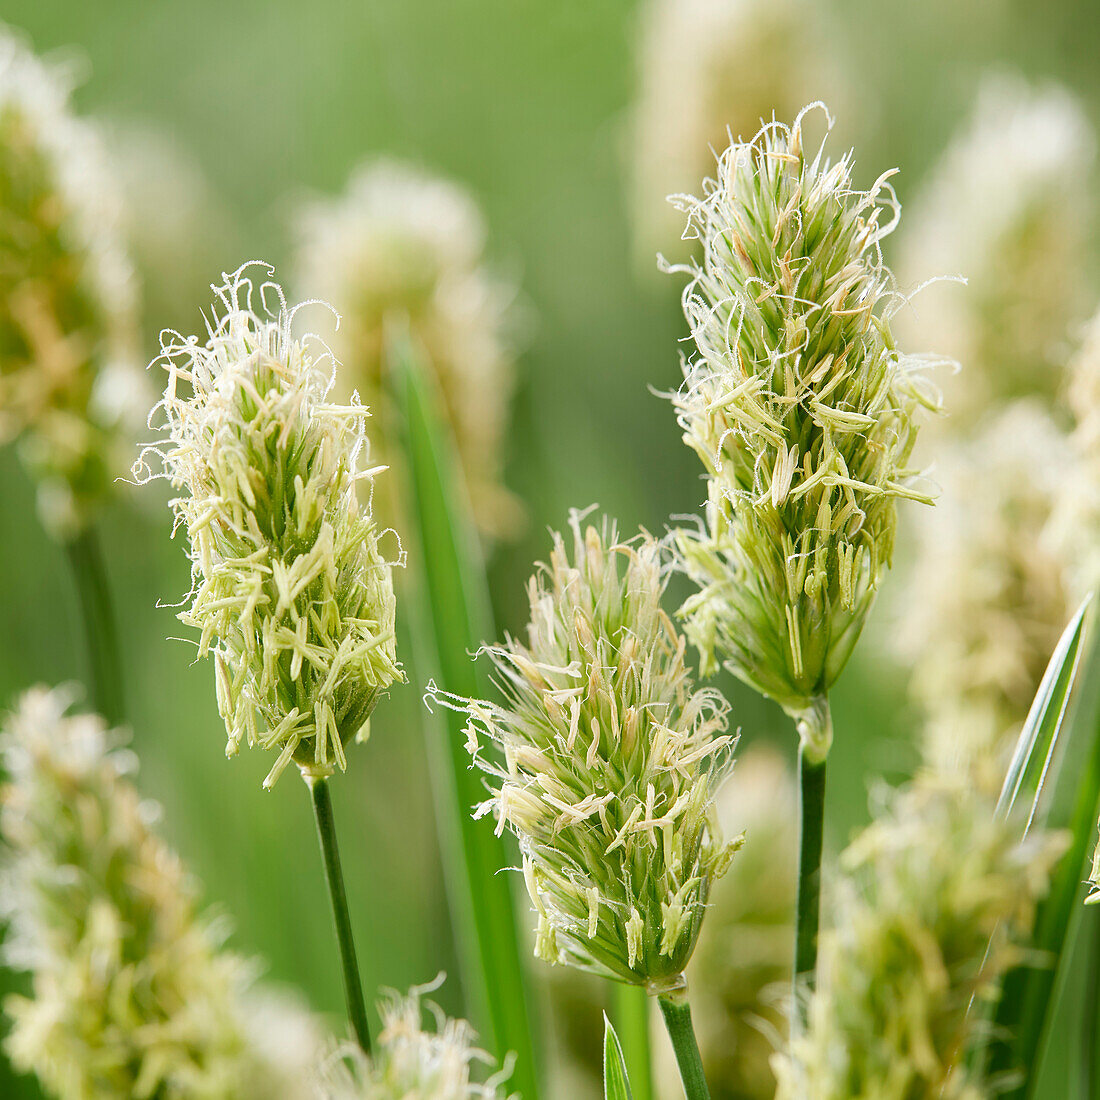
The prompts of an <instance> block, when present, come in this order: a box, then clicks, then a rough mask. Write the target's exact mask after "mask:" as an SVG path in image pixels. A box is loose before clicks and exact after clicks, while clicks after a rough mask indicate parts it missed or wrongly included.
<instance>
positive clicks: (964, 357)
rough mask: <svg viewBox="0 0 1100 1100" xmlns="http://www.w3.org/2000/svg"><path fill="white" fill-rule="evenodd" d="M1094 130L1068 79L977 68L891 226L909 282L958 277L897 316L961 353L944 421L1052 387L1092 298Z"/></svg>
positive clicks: (1047, 392) (1049, 393) (942, 347)
mask: <svg viewBox="0 0 1100 1100" xmlns="http://www.w3.org/2000/svg"><path fill="white" fill-rule="evenodd" d="M1094 156H1095V140H1094V138H1093V134H1092V129H1091V126H1090V123H1089V121H1088V119H1087V117H1086V116H1085V113H1084V111H1083V109H1082V107H1081V105H1080V104H1079V103H1078V102H1077V100H1076V99H1074V97H1073V96H1072V95H1070V94H1069V93H1068V92H1066V91H1065V90H1064V89H1061V88H1058V87H1030V86H1029V85H1028V84H1027V83H1026V82H1025V81H1024V80H1022V79H1021V78H1010V77H1005V76H1003V75H997V76H992V77H987V78H986V79H985V81H984V82H983V83H982V85H981V87H980V89H979V93H978V98H977V101H976V103H975V106H974V110H973V113H972V115H971V117H970V118H969V119H968V120H967V121H966V122H965V123H964V124H963V125H962V127H960V130H959V133H958V134H957V135H956V136H955V137H954V138H953V139H952V140H951V142H950V144H949V145H948V147H947V149H946V151H945V152H944V154H943V156H942V158H941V160H940V163H939V165H938V166H937V167H935V168H934V169H933V171H932V173H931V176H930V179H929V181H928V183H927V184H926V185H925V186H924V188H923V189H922V192H921V194H920V195H918V197H917V199H916V201H915V202H914V203H913V206H912V210H911V212H910V213H909V215H907V218H906V230H905V233H904V234H899V250H898V266H899V270H900V271H902V272H903V275H904V278H905V280H906V282H907V283H908V282H909V281H912V282H913V283H914V284H916V283H919V282H921V281H923V280H924V279H926V278H927V275H928V272H937V273H938V272H942V273H944V274H948V275H962V276H965V278H966V281H967V285H966V286H953V285H949V284H948V283H941V284H939V285H933V286H929V287H927V288H926V289H924V290H922V291H921V293H920V295H919V297H918V298H917V299H916V300H915V302H914V308H913V310H912V311H906V314H905V315H903V316H902V317H900V318H899V329H901V331H902V332H903V334H904V335H908V333H909V331H910V330H912V331H914V334H916V333H917V332H919V334H920V339H921V340H922V341H923V340H930V341H932V342H933V346H935V347H936V349H937V350H938V351H940V352H942V353H943V354H945V355H948V356H950V357H951V358H952V359H954V360H956V361H957V362H959V363H961V364H962V370H960V371H959V372H958V373H957V375H954V376H953V377H949V378H947V379H945V381H944V392H945V408H946V409H947V411H948V413H949V414H950V415H949V417H948V418H947V419H946V420H944V421H943V424H944V426H945V428H952V429H953V428H955V426H956V425H958V426H959V427H963V428H965V426H966V425H967V424H969V423H973V422H974V421H976V420H978V419H980V416H981V414H982V412H983V411H984V410H985V409H986V408H988V407H989V405H990V404H991V403H997V402H1000V401H1005V400H1011V399H1013V398H1017V397H1022V396H1026V395H1028V394H1041V395H1043V396H1045V397H1046V398H1047V399H1048V400H1049V399H1050V398H1052V397H1053V396H1054V395H1055V393H1056V392H1057V390H1058V389H1059V387H1060V384H1061V376H1062V367H1063V365H1064V363H1065V359H1066V354H1067V346H1068V340H1069V338H1070V336H1071V328H1072V326H1074V325H1076V324H1079V323H1080V322H1081V321H1082V320H1084V317H1085V314H1086V311H1087V309H1088V305H1089V302H1088V299H1087V297H1086V296H1085V295H1086V293H1087V292H1086V288H1087V287H1088V286H1089V282H1090V280H1089V273H1088V265H1087V260H1086V257H1087V255H1088V247H1087V244H1086V242H1087V241H1088V240H1089V238H1090V235H1091V233H1092V232H1093V227H1094V222H1095V219H1094V217H1093V215H1092V194H1093V184H1092V182H1091V179H1092V171H1093V162H1094Z"/></svg>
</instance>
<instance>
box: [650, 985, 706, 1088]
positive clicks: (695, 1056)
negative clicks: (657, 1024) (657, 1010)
mask: <svg viewBox="0 0 1100 1100" xmlns="http://www.w3.org/2000/svg"><path fill="white" fill-rule="evenodd" d="M657 1003H658V1004H659V1005H660V1006H661V1015H662V1016H664V1018H665V1027H666V1028H668V1037H669V1038H670V1039H671V1040H672V1049H673V1051H674V1052H675V1054H676V1065H677V1066H678V1067H679V1068H680V1080H681V1082H683V1086H684V1096H685V1097H686V1098H687V1100H710V1089H708V1088H707V1079H706V1077H704V1076H703V1059H702V1057H701V1056H700V1054H699V1044H698V1043H697V1042H696V1041H695V1028H693V1027H692V1026H691V1007H690V1006H689V1005H688V1003H687V997H686V996H685V995H684V993H683V992H682V991H681V992H678V993H666V994H663V995H662V996H660V997H658V998H657Z"/></svg>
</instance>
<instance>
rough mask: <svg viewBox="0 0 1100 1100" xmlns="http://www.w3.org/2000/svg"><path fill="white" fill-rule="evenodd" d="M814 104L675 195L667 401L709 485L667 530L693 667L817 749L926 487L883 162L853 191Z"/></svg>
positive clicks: (931, 400)
mask: <svg viewBox="0 0 1100 1100" xmlns="http://www.w3.org/2000/svg"><path fill="white" fill-rule="evenodd" d="M810 112H811V108H806V109H805V110H804V111H803V112H802V113H801V114H800V115H799V116H798V117H797V118H796V119H795V121H794V123H793V125H791V126H786V125H781V124H779V123H772V124H770V125H768V126H765V127H764V128H763V129H762V130H761V131H760V132H759V134H757V136H756V137H755V138H754V139H753V140H752V141H751V142H747V143H743V142H735V143H733V144H732V145H731V146H730V147H729V148H728V149H727V150H726V151H725V152H724V153H723V154H722V156H721V158H720V159H719V162H718V172H717V178H716V179H714V180H709V181H707V184H706V186H705V189H704V194H703V197H702V198H692V197H689V196H680V197H678V198H677V199H676V200H675V201H677V202H678V204H679V205H680V206H681V208H682V209H683V210H684V211H685V212H686V213H687V217H688V223H687V230H686V232H687V234H688V235H689V236H692V237H697V238H698V240H699V242H700V245H701V248H702V257H701V259H699V260H697V261H693V262H691V263H690V264H688V265H686V266H678V267H674V268H672V270H673V271H678V272H682V273H685V274H687V275H688V276H689V277H690V282H689V283H688V285H687V287H686V288H685V290H684V295H683V305H684V313H685V315H686V317H687V319H688V322H689V324H690V325H691V333H692V338H693V340H694V344H695V348H694V353H693V354H692V355H691V356H690V357H687V358H685V360H684V363H683V368H684V384H683V386H682V387H681V388H680V390H679V391H678V392H677V393H675V394H673V395H672V400H673V404H674V406H675V408H676V412H677V415H678V418H679V422H680V425H681V427H682V428H683V430H684V440H685V442H686V443H687V444H688V445H689V446H690V447H691V448H692V449H693V450H694V451H695V452H696V453H697V454H698V456H699V458H700V460H701V462H702V464H703V468H704V471H705V473H706V477H707V481H708V486H709V491H708V500H707V504H706V517H705V520H704V521H703V522H701V523H700V524H699V526H698V527H697V528H696V529H691V528H686V529H682V530H681V531H680V532H679V533H678V537H677V547H678V550H679V556H680V559H681V562H682V565H683V568H684V570H685V571H686V572H687V574H688V575H689V577H691V579H692V580H694V581H695V583H696V585H697V586H698V589H699V591H698V592H697V594H695V595H694V596H692V597H691V598H690V599H689V600H688V601H687V602H686V603H685V605H684V606H683V608H682V609H681V615H682V616H683V618H684V621H685V623H686V631H687V634H688V637H689V638H690V639H691V640H692V641H693V642H694V643H695V644H696V646H697V647H698V648H699V651H700V654H701V658H702V663H703V667H704V670H705V671H707V672H710V671H713V669H714V668H715V667H716V665H717V663H718V662H719V661H720V660H724V661H725V662H726V663H727V664H728V665H729V667H730V668H731V669H732V670H733V671H734V672H735V673H736V674H737V675H738V676H740V677H741V678H742V679H743V680H745V681H746V682H747V683H749V684H750V685H752V686H753V687H754V688H756V689H757V690H758V691H760V692H762V693H763V694H765V695H767V696H769V697H771V698H772V699H775V700H776V701H777V702H778V703H779V704H780V705H781V706H783V707H784V709H786V710H787V711H788V712H789V713H791V714H793V715H796V716H801V717H803V718H804V719H805V721H804V722H803V729H804V732H805V736H807V737H809V738H810V739H811V740H812V742H813V746H812V747H813V749H814V751H815V753H816V754H817V755H819V756H820V755H823V754H824V753H825V752H826V751H827V749H828V742H829V737H830V736H831V731H830V730H829V729H828V728H827V723H824V722H822V721H817V720H816V719H815V711H823V708H822V707H821V703H820V700H821V698H822V697H823V696H824V695H825V693H826V692H827V691H828V690H829V688H830V687H831V686H832V684H833V682H834V681H835V680H836V678H837V676H838V675H839V674H840V672H841V670H842V669H843V667H844V665H845V663H846V662H847V660H848V657H849V655H850V654H851V652H852V649H853V647H854V646H855V643H856V640H857V639H858V637H859V634H860V631H861V630H862V628H863V625H864V622H865V620H866V618H867V614H868V612H869V610H870V608H871V604H872V602H873V600H874V596H875V592H876V588H877V586H878V582H879V578H880V576H881V574H882V571H883V570H884V569H885V568H886V567H887V566H888V565H889V564H890V561H891V558H892V555H893V549H894V535H895V531H896V527H897V501H898V500H899V499H900V498H913V499H927V498H926V497H924V496H922V494H921V493H919V492H918V491H917V490H916V489H915V488H914V487H913V486H912V484H911V480H912V479H911V471H910V470H909V469H908V462H909V456H910V452H911V451H912V448H913V444H914V441H915V438H916V431H917V424H916V413H917V410H918V408H919V407H921V406H925V405H926V406H934V405H935V403H936V397H935V393H934V392H933V391H932V390H931V389H930V388H929V387H928V386H927V385H925V384H923V383H922V379H921V376H920V368H921V366H922V365H923V364H922V363H920V362H919V361H917V360H913V359H910V358H907V357H906V356H904V355H903V354H902V353H901V352H899V351H898V349H897V347H896V346H895V343H894V339H893V335H892V333H891V329H890V317H891V315H892V314H893V312H894V311H895V309H896V308H897V306H898V305H899V303H900V302H901V300H902V299H901V298H900V297H899V295H898V294H897V292H896V291H895V289H894V284H893V277H892V275H891V274H890V271H889V269H888V268H887V267H886V266H885V264H884V263H883V259H882V254H881V249H880V244H881V241H882V239H883V238H884V237H885V236H886V235H887V234H888V233H890V232H891V230H892V229H893V228H894V225H895V224H896V222H897V219H898V207H897V203H896V201H895V200H894V197H893V191H892V189H891V187H890V184H889V182H888V180H889V176H890V175H891V174H892V173H885V174H884V175H882V176H881V177H880V178H879V179H878V181H877V182H876V183H875V184H874V185H873V186H872V187H871V189H870V190H869V191H867V192H863V191H858V190H856V189H855V188H854V186H853V184H852V178H851V159H850V156H846V157H844V158H842V159H841V160H839V161H837V162H836V163H832V162H830V161H828V160H827V159H826V158H825V154H824V143H822V145H821V147H819V148H818V149H817V151H816V152H813V153H808V152H807V151H806V148H805V145H804V134H803V124H804V122H805V120H806V118H807V115H808V114H809V113H810Z"/></svg>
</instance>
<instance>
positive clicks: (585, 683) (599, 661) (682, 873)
mask: <svg viewBox="0 0 1100 1100" xmlns="http://www.w3.org/2000/svg"><path fill="white" fill-rule="evenodd" d="M583 522H584V514H583V513H577V512H574V513H573V514H572V515H571V517H570V529H571V531H572V534H573V539H572V543H573V545H572V551H570V548H569V547H568V546H567V544H566V541H565V539H563V538H562V536H561V535H560V534H555V536H554V546H553V550H552V552H551V555H550V563H549V565H544V566H542V567H540V569H539V572H538V573H536V574H535V576H534V577H532V579H531V581H530V583H529V585H528V598H529V600H530V606H531V621H530V624H529V626H528V640H527V644H524V643H522V642H520V641H518V640H517V639H515V638H507V639H506V641H505V643H504V644H503V645H500V646H489V647H487V648H486V650H485V652H486V653H488V655H489V657H490V659H491V660H492V662H493V666H494V670H495V682H496V685H497V687H498V688H499V690H500V692H501V695H502V697H503V700H504V701H503V703H501V704H497V703H490V702H485V701H481V700H473V699H456V698H454V697H451V696H447V695H445V694H444V693H442V692H440V691H439V690H438V689H436V688H435V686H434V685H430V686H429V689H428V692H429V697H430V698H432V699H434V700H437V701H439V702H441V703H443V704H445V705H448V706H454V707H457V708H459V709H462V710H465V711H466V712H467V713H468V715H469V724H468V726H467V733H468V736H469V749H470V753H471V755H472V756H473V758H474V761H475V762H476V763H477V764H478V765H479V766H480V767H482V768H483V769H484V770H485V771H486V773H487V774H488V775H489V776H490V783H491V791H492V793H491V795H490V797H489V799H488V800H487V801H486V802H484V803H483V804H482V805H481V806H480V807H479V808H478V810H477V815H484V814H492V815H493V816H494V817H495V818H496V821H497V830H498V831H503V830H504V829H505V828H506V827H507V828H509V829H511V830H512V831H513V832H514V833H515V834H516V836H517V837H518V838H519V843H520V849H521V851H522V854H523V875H524V880H525V882H526V884H527V890H528V893H529V894H530V896H531V900H532V902H533V903H534V906H535V911H536V913H537V914H538V937H537V943H536V946H535V954H536V955H537V956H538V957H540V958H543V959H546V960H547V961H549V962H551V963H559V962H564V963H569V964H571V965H574V966H578V967H580V968H582V969H586V970H593V971H596V972H598V973H602V974H605V975H609V976H612V977H615V978H617V979H619V980H620V981H624V982H629V983H633V984H636V985H645V986H646V987H647V988H648V989H649V990H650V992H651V993H655V994H661V993H668V992H672V991H676V990H679V989H680V988H682V986H683V984H684V979H683V970H684V967H685V966H686V965H687V961H688V959H689V958H690V957H691V953H692V950H693V949H694V947H695V941H696V939H697V937H698V934H699V927H700V924H701V922H702V919H703V914H704V912H705V909H706V904H707V896H708V894H709V893H710V888H711V884H712V883H713V882H714V881H715V880H717V879H718V878H719V877H720V876H721V875H723V874H724V873H725V871H726V869H727V867H728V866H729V863H730V859H731V857H732V856H733V853H734V852H735V851H736V849H737V848H738V847H739V845H740V838H739V839H738V840H735V841H733V842H730V843H725V842H723V841H722V840H721V838H720V836H719V835H718V829H717V819H716V816H715V812H714V795H715V791H716V789H717V787H718V785H719V783H720V781H721V779H722V777H723V776H724V775H725V774H726V772H727V770H728V768H729V761H730V754H731V751H732V748H733V745H734V742H735V740H736V738H735V737H734V736H733V735H731V734H728V733H727V732H726V711H727V705H726V703H725V701H724V700H723V699H722V697H721V696H720V695H719V694H718V693H717V692H715V691H713V690H707V689H704V690H696V689H695V686H694V684H693V683H692V677H691V673H690V672H689V670H688V667H687V664H686V662H685V660H684V655H685V649H686V642H685V640H684V639H683V637H681V636H680V635H679V634H678V633H677V632H676V629H675V628H674V626H673V625H672V623H671V621H670V620H669V618H668V616H667V615H666V614H665V613H664V612H663V611H662V610H661V607H660V601H661V597H662V595H663V594H664V591H665V585H666V583H667V577H666V575H665V571H664V569H663V568H662V551H663V547H662V545H661V544H660V543H659V542H657V541H655V540H654V539H653V538H652V537H650V536H649V535H646V534H643V535H641V536H640V537H639V538H638V539H637V540H635V541H633V542H631V543H622V542H620V541H619V539H618V537H617V533H616V531H615V528H614V526H613V525H611V524H610V523H608V522H607V521H606V520H605V521H604V523H603V525H602V527H599V528H597V527H594V526H587V527H582V524H583ZM486 741H488V742H491V743H492V744H494V745H496V746H497V747H499V749H500V750H501V752H502V753H503V762H499V761H498V760H497V759H496V758H495V756H494V757H493V758H490V756H489V755H487V753H486V752H485V746H484V742H486Z"/></svg>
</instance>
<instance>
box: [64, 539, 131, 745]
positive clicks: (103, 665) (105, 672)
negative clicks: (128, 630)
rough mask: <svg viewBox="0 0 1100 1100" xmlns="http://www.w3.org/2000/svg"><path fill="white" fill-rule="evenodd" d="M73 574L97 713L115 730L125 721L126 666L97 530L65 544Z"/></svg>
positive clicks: (69, 540)
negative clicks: (123, 664)
mask: <svg viewBox="0 0 1100 1100" xmlns="http://www.w3.org/2000/svg"><path fill="white" fill-rule="evenodd" d="M65 552H66V554H67V555H68V558H69V565H70V567H71V568H72V571H73V579H74V581H75V583H76V591H77V596H78V598H79V600H80V610H81V617H82V618H83V620H84V637H85V641H86V643H87V647H88V663H89V668H90V673H91V690H92V700H93V702H94V703H95V709H96V710H97V711H98V712H99V714H101V715H102V716H103V718H104V719H106V721H107V723H108V724H109V725H111V726H117V725H120V724H121V723H122V722H123V719H124V710H125V707H124V704H123V693H122V662H121V660H120V658H119V649H118V628H117V625H116V623H115V612H114V606H113V604H112V602H111V589H110V585H109V584H108V582H107V571H106V569H105V567H104V563H103V553H102V550H101V549H100V545H99V539H98V537H97V535H96V533H95V530H94V528H92V527H87V528H85V529H84V530H83V531H81V532H80V533H79V534H77V535H75V536H73V538H71V539H68V540H67V541H66V542H65Z"/></svg>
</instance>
